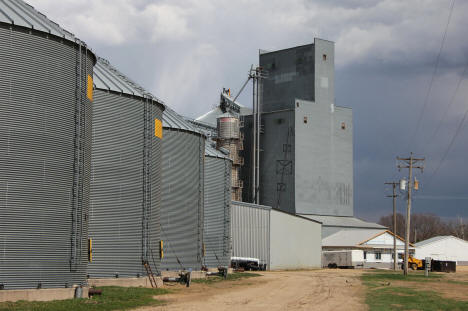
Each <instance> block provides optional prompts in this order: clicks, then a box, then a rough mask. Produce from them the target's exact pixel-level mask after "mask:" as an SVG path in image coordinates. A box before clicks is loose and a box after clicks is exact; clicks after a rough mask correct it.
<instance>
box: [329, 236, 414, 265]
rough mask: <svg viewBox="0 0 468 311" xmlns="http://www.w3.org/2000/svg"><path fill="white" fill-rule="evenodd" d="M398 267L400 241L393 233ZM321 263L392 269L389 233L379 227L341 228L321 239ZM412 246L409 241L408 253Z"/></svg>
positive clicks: (412, 251) (400, 254)
mask: <svg viewBox="0 0 468 311" xmlns="http://www.w3.org/2000/svg"><path fill="white" fill-rule="evenodd" d="M396 238H397V240H396V244H397V252H398V262H399V265H398V266H401V263H402V261H403V254H404V248H405V242H404V240H403V239H402V238H401V237H399V236H396ZM322 250H323V252H322V265H323V266H324V267H327V266H328V265H329V264H336V265H337V266H347V267H351V266H352V267H356V268H393V233H392V232H390V231H388V230H380V229H343V230H340V231H338V232H336V233H334V234H332V235H330V236H327V237H325V238H324V239H323V240H322ZM412 253H414V246H413V245H412V244H410V254H412Z"/></svg>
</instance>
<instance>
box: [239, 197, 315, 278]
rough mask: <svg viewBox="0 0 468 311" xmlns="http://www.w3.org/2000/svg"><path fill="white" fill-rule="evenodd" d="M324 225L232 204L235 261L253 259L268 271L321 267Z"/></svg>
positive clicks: (292, 216)
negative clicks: (237, 259) (236, 259)
mask: <svg viewBox="0 0 468 311" xmlns="http://www.w3.org/2000/svg"><path fill="white" fill-rule="evenodd" d="M321 232H322V225H321V223H320V222H317V221H314V220H310V219H307V218H304V217H300V216H296V215H292V214H289V213H286V212H283V211H280V210H276V209H272V208H271V207H269V206H263V205H256V204H250V203H244V202H236V201H232V204H231V238H232V257H235V258H250V259H255V261H257V260H258V262H259V264H262V265H264V264H265V265H266V267H267V269H268V270H280V269H310V268H320V266H321V246H322V244H321V241H322V234H321Z"/></svg>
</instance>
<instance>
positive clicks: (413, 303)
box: [362, 270, 468, 311]
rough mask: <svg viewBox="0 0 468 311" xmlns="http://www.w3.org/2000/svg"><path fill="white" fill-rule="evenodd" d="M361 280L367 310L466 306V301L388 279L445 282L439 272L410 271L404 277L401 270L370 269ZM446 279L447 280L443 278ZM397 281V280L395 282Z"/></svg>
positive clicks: (446, 308)
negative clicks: (394, 283)
mask: <svg viewBox="0 0 468 311" xmlns="http://www.w3.org/2000/svg"><path fill="white" fill-rule="evenodd" d="M362 281H363V283H364V285H365V286H367V292H366V303H367V304H368V305H369V310H371V311H373V310H376V311H377V310H378V311H390V310H424V311H426V310H427V311H432V310H434V311H435V310H447V311H448V310H450V311H452V310H453V311H457V310H468V301H459V300H455V299H448V298H444V297H442V296H441V295H439V294H438V293H436V292H434V291H427V290H417V289H414V288H409V287H405V286H393V285H392V284H391V283H392V281H402V282H421V283H425V282H433V281H438V282H445V280H444V279H443V277H442V275H440V274H429V277H427V278H426V277H425V276H424V272H422V271H417V272H411V273H410V274H409V275H408V276H407V277H405V276H404V275H403V274H402V273H401V272H393V271H379V270H378V271H374V272H370V273H365V274H363V275H362ZM447 282H448V280H447ZM399 284H401V283H400V282H399ZM413 284H414V283H413Z"/></svg>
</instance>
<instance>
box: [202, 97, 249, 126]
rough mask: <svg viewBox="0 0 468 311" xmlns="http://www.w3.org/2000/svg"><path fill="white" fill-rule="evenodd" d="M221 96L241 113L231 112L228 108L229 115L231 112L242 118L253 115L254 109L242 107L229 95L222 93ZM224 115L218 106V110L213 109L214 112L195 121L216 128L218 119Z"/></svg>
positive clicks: (209, 112) (211, 111)
mask: <svg viewBox="0 0 468 311" xmlns="http://www.w3.org/2000/svg"><path fill="white" fill-rule="evenodd" d="M221 96H222V97H223V98H224V99H226V101H228V102H229V103H230V104H231V105H232V106H235V107H237V108H236V109H238V110H239V112H235V111H233V110H230V109H229V108H226V109H228V110H227V111H226V112H228V113H229V112H230V113H232V114H233V115H241V116H245V115H250V114H252V109H250V108H247V107H245V106H242V105H241V104H239V103H238V102H237V101H236V102H235V101H234V100H233V99H232V98H230V97H229V96H228V95H227V94H225V93H222V94H221ZM224 113H225V112H223V110H222V109H221V108H220V106H217V107H216V108H213V109H212V110H210V111H208V112H207V113H205V114H204V115H201V116H199V117H198V118H196V119H195V121H199V122H203V123H206V124H209V125H211V126H214V127H216V122H217V121H216V120H217V118H219V117H220V116H221V115H223V114H224Z"/></svg>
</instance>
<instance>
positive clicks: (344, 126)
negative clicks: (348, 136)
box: [341, 122, 346, 130]
mask: <svg viewBox="0 0 468 311" xmlns="http://www.w3.org/2000/svg"><path fill="white" fill-rule="evenodd" d="M341 129H342V130H346V123H344V122H341Z"/></svg>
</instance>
